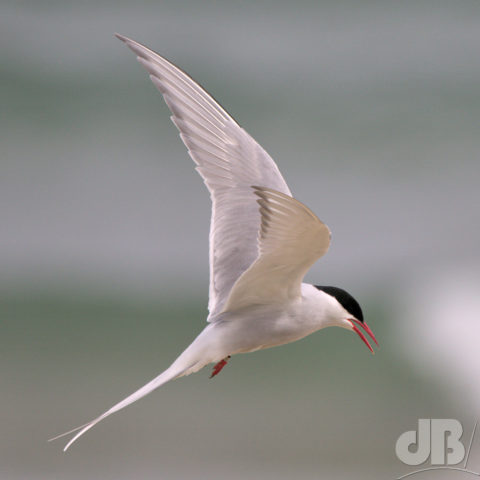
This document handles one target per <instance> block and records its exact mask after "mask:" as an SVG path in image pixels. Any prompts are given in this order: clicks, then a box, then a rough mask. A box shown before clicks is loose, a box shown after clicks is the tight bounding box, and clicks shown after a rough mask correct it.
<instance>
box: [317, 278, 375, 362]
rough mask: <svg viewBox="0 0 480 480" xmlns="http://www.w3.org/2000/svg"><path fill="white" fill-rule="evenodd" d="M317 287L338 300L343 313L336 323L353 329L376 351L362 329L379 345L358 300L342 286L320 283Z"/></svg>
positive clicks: (371, 349) (370, 348)
mask: <svg viewBox="0 0 480 480" xmlns="http://www.w3.org/2000/svg"><path fill="white" fill-rule="evenodd" d="M315 287H316V288H318V290H322V291H323V292H325V293H326V294H327V295H330V296H331V297H333V298H334V299H335V300H336V301H337V302H338V307H339V309H340V310H341V315H340V318H338V319H337V322H336V325H338V326H340V327H343V328H346V329H347V330H353V331H354V332H355V333H356V334H357V335H358V336H359V337H360V338H361V339H362V340H363V342H364V343H365V345H366V346H367V347H368V348H369V350H370V351H371V352H372V353H375V352H374V351H373V348H372V346H371V345H370V343H369V341H368V340H367V338H366V337H365V335H364V333H363V332H362V330H360V328H362V329H363V330H364V331H365V332H366V333H367V334H368V335H369V336H370V338H371V339H372V340H373V341H374V342H375V344H376V345H377V346H378V342H377V339H376V338H375V335H374V334H373V332H372V330H371V329H370V327H369V326H368V325H367V324H366V323H365V322H364V320H363V312H362V309H361V307H360V305H359V304H358V302H357V301H356V300H355V299H354V298H353V297H352V296H351V295H350V294H349V293H348V292H346V291H345V290H343V289H341V288H338V287H323V286H318V285H315ZM359 327H360V328H359Z"/></svg>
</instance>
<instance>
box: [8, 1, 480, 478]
mask: <svg viewBox="0 0 480 480" xmlns="http://www.w3.org/2000/svg"><path fill="white" fill-rule="evenodd" d="M114 32H119V33H121V34H124V35H127V36H130V37H132V38H134V39H135V40H137V41H139V42H141V43H144V44H146V45H147V46H149V47H151V48H152V49H153V50H156V51H158V52H159V53H161V54H163V55H165V56H166V57H167V58H169V59H171V60H172V61H174V62H175V63H176V64H178V65H179V66H180V67H181V68H182V69H184V70H186V71H187V72H188V73H189V74H190V75H191V76H193V78H195V79H196V80H197V81H199V82H200V83H201V84H202V85H204V86H205V87H206V89H207V90H208V91H209V92H210V93H212V95H214V96H215V98H216V99H217V100H218V101H219V102H220V103H221V104H222V105H223V106H224V107H225V109H226V110H228V111H229V112H230V113H231V114H232V115H233V116H234V117H235V118H236V119H237V121H238V122H239V123H240V124H241V125H242V126H243V127H244V128H245V129H246V130H247V131H248V132H250V133H251V134H252V135H253V136H254V137H255V138H256V139H257V140H258V141H259V142H260V143H261V144H262V145H263V146H264V147H265V149H266V150H267V151H268V152H269V153H270V154H271V156H272V157H273V158H274V159H275V160H276V162H277V163H278V166H279V168H280V169H281V171H282V173H283V174H284V176H285V178H286V179H287V181H288V182H289V185H290V187H291V190H292V192H293V193H294V195H295V196H297V197H298V198H299V199H300V200H301V201H302V202H304V203H306V204H307V205H308V206H309V207H311V208H312V209H313V210H314V211H315V212H316V213H317V214H318V215H319V217H320V218H321V219H322V220H324V221H325V222H326V223H327V224H328V225H329V227H330V228H331V230H332V232H333V241H332V246H331V249H330V251H329V254H328V255H327V256H326V257H325V258H324V259H322V260H321V261H320V262H318V263H317V265H315V267H314V268H313V269H312V270H311V271H310V273H309V274H308V277H307V279H306V280H307V281H310V282H312V283H317V284H324V285H325V284H326V285H328V284H330V285H338V286H342V287H343V288H345V289H347V290H348V291H350V292H351V293H352V294H353V295H354V296H355V297H356V298H357V299H358V300H359V301H360V303H361V304H362V306H363V310H364V314H365V317H366V320H367V321H368V323H369V325H370V326H371V327H372V329H373V330H374V332H375V333H376V335H377V338H378V339H379V341H380V349H378V351H377V354H376V355H375V356H372V355H370V354H369V352H368V351H367V349H366V348H365V346H364V345H363V344H362V342H360V341H359V339H358V338H357V337H356V336H354V335H350V334H348V332H346V331H344V330H340V329H327V330H325V331H323V332H321V333H319V334H315V335H312V336H310V337H308V338H306V339H304V340H302V341H300V342H297V343H295V344H291V345H287V346H284V347H281V348H276V349H271V350H266V351H262V352H258V353H254V354H250V355H245V356H238V357H235V358H234V359H232V361H231V362H230V363H229V365H228V367H227V368H226V369H225V370H224V371H223V372H222V374H221V375H220V376H218V377H216V378H215V379H214V380H209V379H208V376H209V373H210V372H209V371H208V370H207V369H206V370H205V371H201V372H200V373H198V374H196V375H194V376H191V377H188V378H185V379H181V380H179V381H177V382H173V383H171V384H168V385H167V386H165V387H163V388H162V389H161V390H160V391H157V392H155V393H153V394H152V395H150V396H149V397H147V398H146V399H144V400H142V401H141V402H139V403H137V404H134V405H133V406H131V407H129V408H128V409H127V410H125V411H123V412H122V413H121V414H118V415H115V416H114V417H111V418H109V419H108V420H107V421H105V422H103V423H101V424H100V425H99V426H97V427H96V428H95V429H93V430H92V431H91V432H89V433H88V434H87V435H86V436H85V437H84V438H82V439H81V440H80V441H79V442H78V443H77V444H75V445H74V447H73V448H72V449H71V450H69V452H68V453H67V454H63V453H62V447H63V445H64V441H62V440H58V441H56V442H53V443H47V441H46V440H47V439H48V438H50V437H52V436H54V435H55V434H58V433H61V432H63V431H66V430H68V429H70V428H73V427H74V426H77V425H79V424H81V423H84V422H85V421H87V420H90V419H91V418H93V417H95V416H96V415H97V414H99V413H101V412H103V411H104V410H105V409H107V408H108V407H110V406H111V405H113V404H114V403H116V402H117V401H119V400H121V399H122V398H124V397H125V396H126V395H127V394H129V393H131V392H132V391H133V390H134V389H136V388H138V387H139V386H141V385H143V384H144V383H145V382H146V381H148V380H150V379H151V378H153V377H154V376H155V375H157V374H158V373H159V372H160V371H161V370H163V369H164V368H166V367H167V366H168V365H169V363H170V362H171V361H172V360H173V359H174V358H175V357H176V356H177V354H179V353H180V352H181V351H182V350H183V348H184V347H186V346H187V344H188V343H189V342H190V341H191V340H192V339H193V338H194V337H195V336H196V335H197V334H198V333H199V332H200V330H201V329H202V328H203V326H204V322H205V317H206V315H207V308H206V306H207V296H208V256H207V248H208V228H209V217H210V202H209V198H208V194H207V192H206V190H205V187H204V186H203V184H202V182H201V180H200V179H199V177H198V175H197V174H196V172H195V171H194V168H193V164H192V162H191V160H190V159H189V157H188V155H187V153H186V149H185V147H184V146H183V144H182V143H181V141H180V139H179V138H178V135H177V131H176V129H175V128H174V126H173V124H171V122H170V120H169V112H168V110H167V108H166V106H165V105H164V104H163V99H162V98H161V96H160V94H159V93H158V92H157V91H156V90H155V88H154V87H153V85H151V83H150V82H149V79H148V76H147V75H146V73H145V72H144V71H143V70H142V69H141V67H140V66H139V65H138V64H137V62H136V61H135V57H134V55H133V54H132V53H131V52H130V51H129V50H128V49H127V48H126V47H125V46H124V45H122V44H121V43H120V42H119V41H118V40H116V39H115V38H114V37H113V33H114ZM0 42H1V45H2V49H1V62H0V69H1V75H0V82H1V88H0V96H1V105H2V107H1V112H2V115H1V116H0V127H1V129H0V131H1V143H0V152H1V157H0V158H1V160H0V161H1V165H0V169H1V172H0V218H1V219H2V229H1V242H0V263H1V266H2V267H1V272H2V273H1V276H0V290H1V299H0V305H1V306H0V309H1V311H2V313H1V322H0V431H1V435H0V478H2V479H3V478H5V479H7V478H8V479H10V480H17V479H32V478H35V479H37V478H38V479H56V478H62V479H65V480H76V479H85V478H98V479H100V478H101V479H103V480H105V479H128V478H143V479H154V478H155V479H156V478H168V479H174V480H176V479H190V478H191V479H225V478H227V479H234V480H235V479H243V478H258V479H275V480H278V479H291V478H298V479H317V478H328V479H347V478H355V479H364V478H365V479H377V478H378V479H380V478H382V479H393V478H397V477H398V476H400V475H403V474H406V473H408V472H410V471H412V470H413V468H412V467H407V466H406V465H403V464H402V463H401V462H400V461H399V460H398V459H397V458H396V456H395V449H394V448H395V442H396V439H397V438H398V437H399V436H400V434H401V433H403V432H404V431H406V430H414V429H415V428H416V426H417V420H418V418H456V419H458V420H460V421H461V422H462V423H463V425H464V428H465V434H464V437H463V440H464V443H468V440H469V436H470V435H471V431H472V426H473V423H474V420H475V418H478V416H479V415H480V408H479V401H480V387H479V383H478V378H479V377H480V355H479V349H478V345H479V341H480V318H479V315H480V314H479V312H480V296H479V292H480V257H479V254H478V246H479V244H480V222H479V220H480V218H479V217H480V214H479V212H480V208H479V207H480V198H479V187H478V183H479V178H480V162H479V151H480V134H479V117H480V92H479V80H480V57H479V49H478V46H479V45H480V5H479V3H478V2H477V1H476V0H475V1H463V0H459V1H456V2H447V1H442V0H416V1H403V0H402V1H398V0H397V1H383V2H378V1H373V0H372V1H369V0H361V1H358V0H351V1H343V0H341V1H334V0H331V1H306V0H305V1H297V2H284V1H275V2H274V1H243V2H240V1H225V2H215V1H210V0H209V1H194V0H189V1H187V0H172V1H151V0H150V1H149V0H139V1H137V2H133V3H132V2H126V1H124V0H120V1H113V0H96V1H93V0H85V1H82V2H74V1H71V0H67V1H65V0H64V1H61V2H60V1H53V0H52V1H47V0H36V1H16V2H8V1H3V2H2V3H1V4H0ZM426 466H428V464H427V465H426ZM468 466H469V467H470V468H471V469H472V470H476V471H479V470H480V438H476V439H475V441H474V444H473V446H472V452H471V454H470V460H469V465H468ZM447 473H448V478H452V477H454V478H457V477H455V472H447ZM428 475H430V476H428ZM442 475H444V473H442V472H438V471H437V472H430V473H424V474H422V478H433V479H438V478H447V477H446V476H443V477H442ZM457 475H458V477H460V476H462V474H461V473H458V472H457ZM418 478H420V475H419V476H418Z"/></svg>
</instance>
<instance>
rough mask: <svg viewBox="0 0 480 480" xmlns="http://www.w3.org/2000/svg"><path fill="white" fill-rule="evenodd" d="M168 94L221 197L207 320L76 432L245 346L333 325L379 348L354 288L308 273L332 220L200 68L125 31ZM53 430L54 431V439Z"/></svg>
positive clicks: (214, 219) (213, 226) (216, 197)
mask: <svg viewBox="0 0 480 480" xmlns="http://www.w3.org/2000/svg"><path fill="white" fill-rule="evenodd" d="M116 36H117V37H118V38H119V39H120V40H121V41H122V42H124V43H125V44H126V45H127V46H128V47H129V48H130V49H131V50H132V51H133V52H134V53H135V54H136V55H137V59H138V61H139V62H140V63H141V64H142V65H143V66H144V67H145V69H146V70H147V71H148V72H149V74H150V79H151V80H152V82H153V83H154V85H155V86H156V87H157V89H158V90H160V92H161V93H162V94H163V98H164V99H165V102H166V103H167V105H168V107H169V109H170V110H171V112H172V116H171V119H172V121H173V123H174V124H175V125H176V127H177V128H178V130H179V131H180V137H181V139H182V140H183V143H184V144H185V145H186V147H187V149H188V152H189V154H190V156H191V157H192V159H193V161H194V162H195V164H196V169H197V171H198V172H199V174H200V176H201V177H202V178H203V181H204V182H205V184H206V186H207V189H208V191H209V192H210V197H211V200H212V216H211V223H210V237H209V240H210V252H209V254H210V287H209V302H208V309H209V315H208V318H207V321H208V325H207V326H206V327H205V328H204V330H203V331H202V332H201V333H200V334H199V335H198V336H197V338H195V340H194V341H193V342H192V343H191V344H190V346H189V347H187V349H186V350H185V351H184V352H183V353H182V354H181V355H180V356H179V357H178V358H177V359H176V360H175V361H174V362H173V363H172V364H171V365H170V367H168V368H167V369H166V370H165V371H164V372H163V373H161V374H160V375H158V376H157V377H156V378H154V379H153V380H152V381H150V382H149V383H147V384H146V385H144V386H143V387H142V388H140V389H139V390H137V391H136V392H134V393H132V394H131V395H130V396H128V397H127V398H125V399H124V400H122V401H121V402H119V403H117V404H116V405H114V406H113V407H112V408H110V409H109V410H107V411H106V412H105V413H103V414H102V415H100V416H99V417H97V418H95V419H94V420H92V421H90V422H88V423H86V424H84V425H82V426H80V427H77V428H75V429H74V430H71V431H70V432H67V433H65V434H62V435H59V436H58V437H55V438H59V437H61V436H64V435H67V434H70V433H73V432H77V433H76V435H74V436H73V438H72V439H71V440H70V441H69V442H68V443H67V445H66V446H65V449H64V450H67V449H68V447H69V446H70V445H71V444H72V443H73V442H74V441H75V440H77V439H78V438H79V437H80V436H81V435H83V434H84V433H85V432H86V431H87V430H89V429H90V428H92V427H93V426H94V425H96V424H97V423H98V422H100V421H101V420H103V419H104V418H106V417H108V416H109V415H111V414H112V413H115V412H117V411H119V410H121V409H122V408H124V407H126V406H127V405H130V404H131V403H133V402H135V401H137V400H139V399H140V398H142V397H144V396H145V395H147V394H149V393H150V392H152V391H153V390H155V389H156V388H158V387H160V386H161V385H163V384H165V383H167V382H168V381H170V380H173V379H175V378H179V377H182V376H185V375H189V374H191V373H194V372H197V371H198V370H200V369H201V368H203V367H204V366H206V365H208V364H210V363H213V364H215V365H214V367H213V371H212V374H211V376H212V377H213V376H215V375H217V374H218V373H219V372H220V370H222V368H223V367H224V366H225V365H226V364H227V361H228V359H229V358H230V357H231V356H232V355H235V354H237V353H247V352H253V351H255V350H260V349H263V348H269V347H274V346H277V345H283V344H286V343H289V342H293V341H295V340H299V339H301V338H303V337H305V336H307V335H310V334H311V333H313V332H315V331H317V330H320V329H322V328H325V327H332V326H336V327H342V328H345V329H347V330H352V331H354V332H356V333H357V334H358V335H359V336H360V338H361V339H362V340H363V341H364V342H365V344H366V345H367V347H368V348H369V349H370V350H371V352H372V353H373V348H372V347H371V345H370V343H369V342H368V340H367V339H366V337H365V335H364V334H363V332H362V330H361V329H363V330H364V331H365V332H366V333H367V334H368V335H369V336H370V337H371V338H372V339H373V341H374V342H375V343H376V344H377V345H378V343H377V340H376V339H375V336H374V335H373V332H372V331H371V330H370V328H369V327H368V326H367V324H366V323H365V322H364V319H363V314H362V310H361V308H360V306H359V304H358V303H357V301H356V300H355V299H354V298H353V297H352V296H351V295H350V294H348V293H347V292H346V291H344V290H342V289H340V288H337V287H329V286H314V285H310V284H306V283H302V280H303V277H304V276H305V274H306V273H307V271H308V270H309V268H310V267H311V266H312V265H313V264H314V263H315V262H316V261H317V260H318V259H319V258H320V257H322V256H323V255H324V254H325V253H326V252H327V250H328V247H329V245H330V230H329V229H328V227H327V226H326V225H325V224H324V223H323V222H321V221H320V220H319V219H318V218H317V217H316V215H315V214H314V213H312V211H311V210H309V209H308V208H307V207H306V206H305V205H303V204H302V203H300V202H299V201H298V200H296V199H294V198H293V197H292V195H291V193H290V190H289V188H288V186H287V184H286V183H285V180H284V179H283V177H282V175H281V173H280V171H279V170H278V167H277V165H276V164H275V162H274V161H273V160H272V159H271V158H270V156H269V155H268V153H267V152H266V151H265V150H264V149H263V148H262V147H261V146H260V145H259V144H258V143H257V142H256V141H255V140H254V139H253V138H252V137H251V136H250V135H249V134H248V133H247V132H246V131H245V130H244V129H243V128H242V127H240V126H239V125H238V123H237V122H236V121H235V120H234V119H233V118H232V117H231V116H230V115H229V114H228V113H227V112H226V111H225V110H224V109H223V108H222V107H221V106H220V105H219V104H218V103H217V102H216V101H215V100H214V99H213V98H212V97H211V96H210V95H209V94H208V93H207V92H206V91H205V90H204V89H203V88H202V87H201V86H200V85H198V84H197V83H196V82H195V81H194V80H193V79H192V78H190V77H189V76H188V75H187V74H186V73H184V72H183V71H182V70H180V69H179V68H178V67H176V66H175V65H173V64H172V63H171V62H169V61H168V60H166V59H165V58H163V57H161V56H160V55H158V54H156V53H155V52H153V51H151V50H149V49H148V48H146V47H145V46H143V45H141V44H139V43H137V42H135V41H133V40H131V39H129V38H126V37H123V36H121V35H116ZM52 440H53V439H52Z"/></svg>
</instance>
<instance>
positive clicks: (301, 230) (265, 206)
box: [224, 187, 330, 310]
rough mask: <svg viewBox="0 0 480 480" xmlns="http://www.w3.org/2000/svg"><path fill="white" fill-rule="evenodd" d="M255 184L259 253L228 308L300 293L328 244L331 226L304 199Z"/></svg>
mask: <svg viewBox="0 0 480 480" xmlns="http://www.w3.org/2000/svg"><path fill="white" fill-rule="evenodd" d="M253 188H254V190H255V194H256V195H257V196H258V200H257V202H258V204H259V206H260V214H261V227H260V234H259V250H260V254H259V256H258V258H257V260H256V261H255V262H254V263H253V264H252V265H251V266H250V267H249V268H248V269H247V270H246V271H245V272H244V273H243V274H242V275H241V276H240V278H239V279H238V280H237V282H236V283H235V285H234V286H233V288H232V290H231V292H230V295H229V297H228V300H227V302H226V303H225V306H224V310H236V309H239V308H242V307H246V306H248V305H252V304H267V303H270V302H273V303H278V302H281V301H285V302H287V301H291V300H293V299H295V298H298V297H299V296H300V295H301V284H302V280H303V277H304V276H305V274H306V273H307V271H308V270H309V269H310V267H311V266H312V265H313V264H314V263H315V262H316V261H317V260H318V259H319V258H320V257H322V256H323V255H325V253H326V252H327V250H328V247H329V245H330V230H329V229H328V227H327V226H326V225H325V224H324V223H323V222H322V221H320V220H319V219H318V218H317V216H316V215H315V214H314V213H313V212H312V211H311V210H310V209H309V208H307V207H306V206H305V205H304V204H303V203H301V202H299V201H298V200H295V199H294V198H292V197H291V196H289V195H286V194H284V193H281V192H278V191H275V190H272V189H269V188H265V187H253Z"/></svg>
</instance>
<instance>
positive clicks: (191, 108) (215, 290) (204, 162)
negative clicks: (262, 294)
mask: <svg viewBox="0 0 480 480" xmlns="http://www.w3.org/2000/svg"><path fill="white" fill-rule="evenodd" d="M117 37H118V38H119V39H120V40H122V41H123V42H125V43H126V44H127V46H128V47H129V48H130V49H131V50H133V52H134V53H136V54H137V56H138V60H139V62H140V63H141V64H142V65H143V66H144V67H145V68H146V69H147V70H148V72H149V73H150V78H151V80H152V82H153V83H154V84H155V86H156V87H157V88H158V89H159V90H160V92H161V93H162V94H163V98H164V99H165V102H166V103H167V105H168V107H169V108H170V110H171V112H172V114H173V115H172V117H171V118H172V121H173V123H174V124H175V125H176V126H177V128H178V130H180V137H181V138H182V140H183V143H185V145H186V147H187V148H188V152H189V154H190V156H191V157H192V159H193V161H194V162H195V163H196V164H197V167H196V168H197V170H198V172H199V173H200V175H201V176H202V178H203V180H204V182H205V184H206V186H207V188H208V190H209V192H210V197H211V199H212V218H211V223H210V290H209V302H208V308H209V311H210V316H209V318H212V317H213V316H214V315H215V314H216V313H218V312H220V311H221V310H222V309H223V306H224V303H225V300H226V298H227V296H228V294H229V293H230V290H231V289H232V286H233V285H234V283H235V282H236V281H237V279H238V278H239V277H240V275H242V273H244V272H245V271H246V270H247V269H248V268H249V267H250V265H251V264H252V263H253V262H254V261H255V259H256V258H257V256H258V253H259V250H258V231H259V226H260V213H259V208H258V204H257V203H256V197H255V196H254V195H253V194H252V188H251V186H252V185H262V186H265V187H268V188H272V189H275V190H278V191H280V192H282V193H284V194H286V195H290V190H289V189H288V186H287V184H286V183H285V180H284V179H283V177H282V175H281V173H280V171H279V170H278V167H277V166H276V165H275V162H274V161H273V160H272V159H271V158H270V156H269V155H268V153H267V152H266V151H265V150H264V149H263V148H262V147H261V146H260V145H259V144H258V143H257V142H256V141H255V140H254V139H253V138H252V137H251V136H250V135H249V134H248V133H247V132H246V131H245V130H244V129H243V128H241V127H240V126H239V125H238V124H237V123H236V122H235V120H234V119H233V118H232V117H231V116H230V115H229V114H228V113H227V112H226V111H225V110H224V109H223V108H222V107H221V106H220V105H219V104H218V103H217V102H216V101H215V100H214V99H213V98H212V97H211V96H210V95H209V94H208V93H207V92H206V91H205V90H204V89H203V88H202V87H200V85H198V84H197V83H196V82H195V81H194V80H193V79H191V78H190V77H189V76H188V75H187V74H186V73H184V72H182V71H181V70H180V69H179V68H177V67H176V66H175V65H173V64H172V63H170V62H169V61H168V60H166V59H165V58H163V57H161V56H160V55H158V54H156V53H155V52H152V51H151V50H149V49H148V48H146V47H144V46H143V45H140V44H139V43H137V42H134V41H133V40H130V39H129V38H126V37H123V36H120V35H117Z"/></svg>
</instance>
